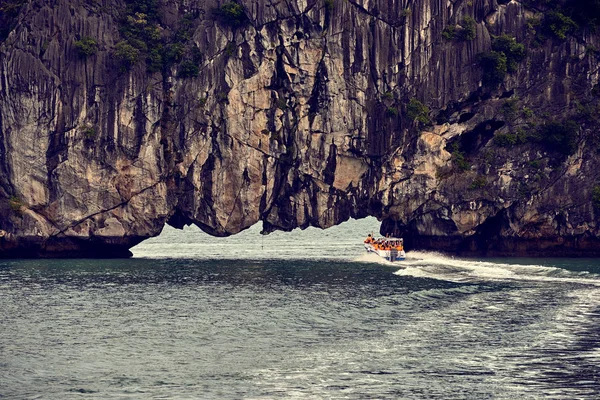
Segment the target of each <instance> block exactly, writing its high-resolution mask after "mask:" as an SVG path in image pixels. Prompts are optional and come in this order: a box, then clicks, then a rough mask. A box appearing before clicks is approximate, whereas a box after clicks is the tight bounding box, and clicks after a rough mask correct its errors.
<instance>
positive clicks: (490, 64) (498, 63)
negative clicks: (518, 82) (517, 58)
mask: <svg viewBox="0 0 600 400" xmlns="http://www.w3.org/2000/svg"><path fill="white" fill-rule="evenodd" d="M479 64H480V65H481V67H482V68H483V84H484V85H485V86H492V87H496V86H498V85H499V84H501V83H502V81H504V77H506V72H507V66H506V64H507V58H506V55H505V54H504V53H501V52H497V51H490V52H489V53H484V54H480V55H479Z"/></svg>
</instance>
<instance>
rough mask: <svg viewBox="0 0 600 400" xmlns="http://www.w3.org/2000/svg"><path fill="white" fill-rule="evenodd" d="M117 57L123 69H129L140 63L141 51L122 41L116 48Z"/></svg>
mask: <svg viewBox="0 0 600 400" xmlns="http://www.w3.org/2000/svg"><path fill="white" fill-rule="evenodd" d="M115 57H116V58H117V59H118V60H119V62H120V64H121V66H122V67H123V68H125V69H129V68H131V66H132V65H134V64H135V63H137V62H138V60H139V58H140V51H139V50H138V49H136V48H135V47H133V46H132V45H131V44H129V43H128V42H126V41H122V42H119V43H117V45H116V46H115Z"/></svg>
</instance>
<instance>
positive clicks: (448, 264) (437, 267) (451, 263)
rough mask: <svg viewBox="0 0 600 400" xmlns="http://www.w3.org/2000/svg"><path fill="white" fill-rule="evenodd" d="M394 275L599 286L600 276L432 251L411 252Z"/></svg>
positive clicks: (454, 280)
mask: <svg viewBox="0 0 600 400" xmlns="http://www.w3.org/2000/svg"><path fill="white" fill-rule="evenodd" d="M402 265H403V266H404V267H405V268H403V269H400V270H398V271H396V272H395V274H396V275H402V276H412V277H418V278H431V279H440V280H445V281H451V282H476V281H482V280H483V281H486V280H488V281H507V280H511V281H544V282H556V283H567V282H571V283H583V284H588V285H594V286H600V275H598V274H594V273H589V272H587V271H569V270H566V269H563V268H558V267H552V266H546V265H537V264H518V263H509V262H506V263H504V262H492V261H481V260H469V259H460V258H454V257H450V256H445V255H442V254H440V253H435V252H420V251H411V252H408V253H407V255H406V260H404V261H402Z"/></svg>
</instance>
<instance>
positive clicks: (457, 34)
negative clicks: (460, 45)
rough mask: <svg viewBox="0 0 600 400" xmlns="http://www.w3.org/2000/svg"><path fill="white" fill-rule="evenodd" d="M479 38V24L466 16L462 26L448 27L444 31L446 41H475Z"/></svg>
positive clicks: (443, 35)
mask: <svg viewBox="0 0 600 400" xmlns="http://www.w3.org/2000/svg"><path fill="white" fill-rule="evenodd" d="M475 36H477V23H476V22H475V20H474V19H473V17H469V16H466V17H465V18H464V19H463V20H462V22H461V26H457V25H448V26H447V27H446V28H444V30H443V31H442V37H443V38H444V39H445V40H454V39H457V40H463V41H466V40H473V39H475Z"/></svg>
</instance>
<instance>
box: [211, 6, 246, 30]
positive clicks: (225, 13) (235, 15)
mask: <svg viewBox="0 0 600 400" xmlns="http://www.w3.org/2000/svg"><path fill="white" fill-rule="evenodd" d="M215 14H216V15H217V17H218V18H219V20H220V21H221V22H222V23H224V24H225V25H229V26H231V27H233V28H237V27H238V26H241V25H242V24H243V23H244V22H245V21H246V13H245V12H244V7H242V6H241V5H240V4H238V3H234V2H229V3H225V4H223V5H222V6H221V7H219V8H218V9H216V10H215Z"/></svg>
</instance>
